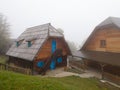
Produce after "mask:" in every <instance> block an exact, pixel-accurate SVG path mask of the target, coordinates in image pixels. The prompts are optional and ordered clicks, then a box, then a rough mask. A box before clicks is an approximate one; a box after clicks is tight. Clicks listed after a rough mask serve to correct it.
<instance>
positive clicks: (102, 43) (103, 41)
mask: <svg viewBox="0 0 120 90" xmlns="http://www.w3.org/2000/svg"><path fill="white" fill-rule="evenodd" d="M100 47H101V48H105V47H106V40H100Z"/></svg>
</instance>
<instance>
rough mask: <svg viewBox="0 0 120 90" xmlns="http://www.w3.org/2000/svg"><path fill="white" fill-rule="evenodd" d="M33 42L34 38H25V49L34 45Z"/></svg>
mask: <svg viewBox="0 0 120 90" xmlns="http://www.w3.org/2000/svg"><path fill="white" fill-rule="evenodd" d="M35 40H36V38H33V37H32V38H27V39H26V42H27V47H31V46H32V45H33V44H34V42H35Z"/></svg>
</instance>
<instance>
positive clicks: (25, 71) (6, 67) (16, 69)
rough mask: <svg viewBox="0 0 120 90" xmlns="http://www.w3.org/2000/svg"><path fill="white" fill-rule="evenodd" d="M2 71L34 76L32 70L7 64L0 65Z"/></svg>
mask: <svg viewBox="0 0 120 90" xmlns="http://www.w3.org/2000/svg"><path fill="white" fill-rule="evenodd" d="M0 70H8V71H14V72H19V73H23V74H27V75H31V74H32V70H31V69H27V68H20V67H16V66H10V65H7V64H2V63H0Z"/></svg>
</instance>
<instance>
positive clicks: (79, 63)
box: [69, 60, 86, 70]
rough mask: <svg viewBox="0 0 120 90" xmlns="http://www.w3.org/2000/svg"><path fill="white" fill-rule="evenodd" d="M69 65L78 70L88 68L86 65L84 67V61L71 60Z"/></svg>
mask: <svg viewBox="0 0 120 90" xmlns="http://www.w3.org/2000/svg"><path fill="white" fill-rule="evenodd" d="M69 65H70V66H71V67H75V68H76V69H83V70H85V69H86V68H85V65H84V63H83V62H82V61H75V60H70V61H69Z"/></svg>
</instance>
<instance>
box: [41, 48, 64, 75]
mask: <svg viewBox="0 0 120 90" xmlns="http://www.w3.org/2000/svg"><path fill="white" fill-rule="evenodd" d="M61 56H62V50H61V49H57V50H56V51H55V52H54V53H52V55H51V57H50V58H48V59H47V61H46V63H45V65H44V67H43V68H42V70H41V73H40V74H41V75H45V74H46V71H47V70H48V69H49V67H50V64H51V62H52V60H55V62H56V60H57V58H58V57H61Z"/></svg>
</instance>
